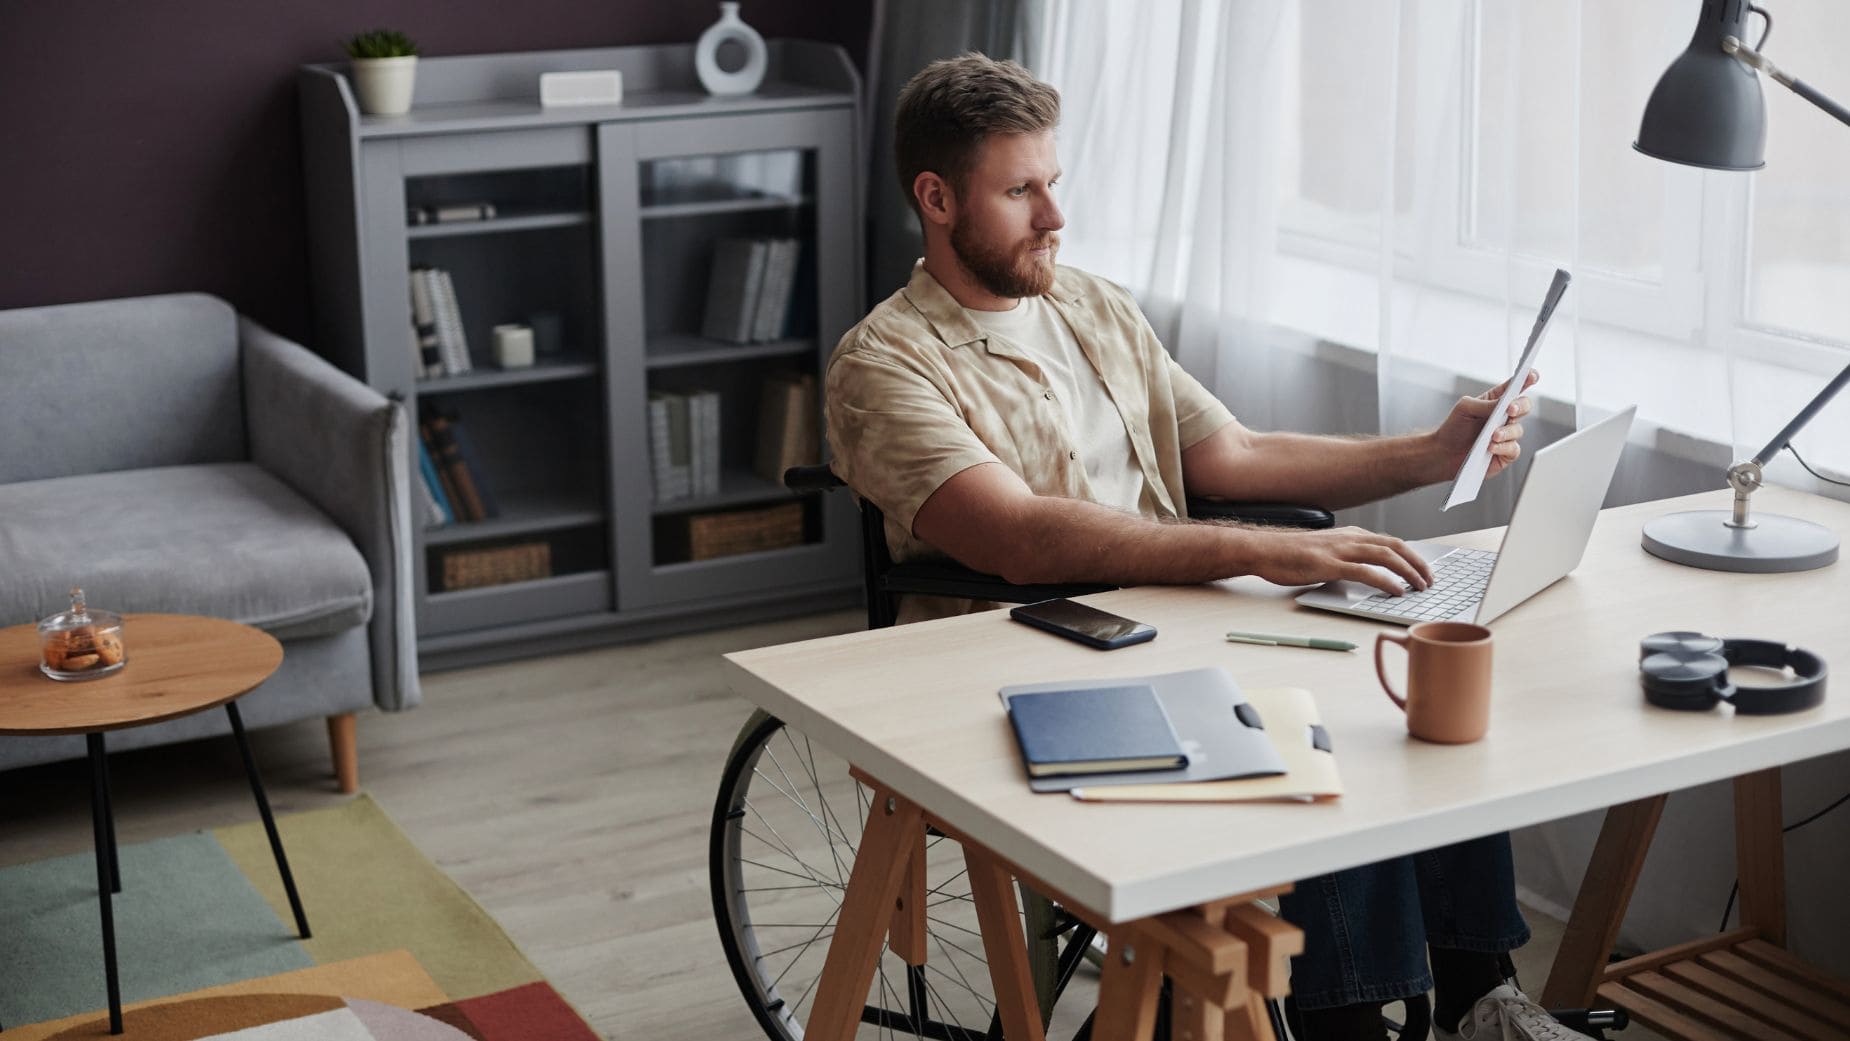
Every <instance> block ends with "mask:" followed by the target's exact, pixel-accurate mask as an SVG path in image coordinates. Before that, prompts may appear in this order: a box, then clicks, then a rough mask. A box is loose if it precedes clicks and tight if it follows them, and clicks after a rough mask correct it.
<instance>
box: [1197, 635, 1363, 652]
mask: <svg viewBox="0 0 1850 1041" xmlns="http://www.w3.org/2000/svg"><path fill="white" fill-rule="evenodd" d="M1227 641H1228V642H1229V643H1253V644H1259V645H1260V646H1264V647H1309V648H1311V649H1312V650H1318V651H1353V650H1355V644H1353V643H1350V642H1348V641H1347V640H1324V639H1319V638H1318V637H1315V636H1273V635H1272V634H1270V633H1228V634H1227Z"/></svg>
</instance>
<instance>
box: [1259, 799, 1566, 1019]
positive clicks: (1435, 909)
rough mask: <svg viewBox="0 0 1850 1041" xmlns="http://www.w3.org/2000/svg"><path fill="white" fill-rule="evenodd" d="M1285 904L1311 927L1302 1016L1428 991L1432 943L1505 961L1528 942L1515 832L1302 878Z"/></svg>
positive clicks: (1296, 965)
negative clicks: (1514, 850) (1519, 900)
mask: <svg viewBox="0 0 1850 1041" xmlns="http://www.w3.org/2000/svg"><path fill="white" fill-rule="evenodd" d="M1279 905H1280V910H1281V911H1283V913H1284V916H1285V919H1286V920H1287V921H1289V922H1291V924H1293V925H1295V926H1297V927H1298V928H1300V929H1302V930H1304V953H1303V954H1301V955H1299V956H1297V957H1295V958H1293V959H1291V993H1292V995H1293V997H1295V998H1296V1000H1297V1003H1298V1007H1300V1008H1305V1009H1319V1008H1334V1007H1336V1006H1339V1005H1354V1004H1359V1003H1361V1002H1364V1001H1366V1002H1388V1001H1394V1000H1396V999H1398V998H1405V997H1411V996H1413V995H1415V994H1424V993H1426V992H1427V991H1428V990H1431V989H1432V972H1431V970H1430V969H1429V968H1428V967H1427V964H1426V948H1427V946H1428V945H1430V946H1433V947H1447V948H1451V949H1453V950H1464V951H1485V952H1490V953H1496V954H1501V953H1503V952H1506V951H1513V950H1515V949H1516V948H1518V947H1521V946H1522V945H1523V944H1525V943H1527V942H1528V941H1529V926H1528V923H1527V922H1524V921H1523V920H1522V912H1521V910H1520V909H1518V908H1517V906H1516V876H1515V869H1514V867H1513V865H1512V862H1511V856H1510V837H1509V835H1508V834H1501V835H1491V836H1489V837H1487V838H1481V839H1472V840H1471V841H1469V842H1461V843H1459V844H1457V845H1455V846H1446V847H1445V848H1443V849H1434V850H1427V851H1426V852H1424V853H1415V854H1413V855H1411V856H1406V857H1395V858H1394V859H1392V860H1383V861H1381V862H1380V863H1377V864H1368V865H1366V866H1364V867H1359V868H1351V869H1349V870H1347V871H1338V872H1336V873H1335V874H1332V875H1321V876H1319V877H1317V878H1311V879H1305V880H1304V881H1302V882H1299V883H1298V884H1297V886H1296V888H1294V889H1293V890H1292V891H1291V892H1290V893H1287V894H1286V895H1285V896H1283V897H1282V898H1280V901H1279Z"/></svg>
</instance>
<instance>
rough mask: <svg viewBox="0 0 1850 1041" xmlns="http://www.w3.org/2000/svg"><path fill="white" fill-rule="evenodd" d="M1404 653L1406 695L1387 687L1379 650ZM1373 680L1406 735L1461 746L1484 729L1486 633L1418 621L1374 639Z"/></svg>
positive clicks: (1464, 626) (1487, 666)
mask: <svg viewBox="0 0 1850 1041" xmlns="http://www.w3.org/2000/svg"><path fill="white" fill-rule="evenodd" d="M1389 643H1397V644H1400V645H1401V646H1402V647H1405V648H1406V649H1407V693H1406V696H1405V697H1403V696H1401V695H1400V694H1399V693H1397V692H1396V691H1395V690H1394V685H1393V684H1392V683H1390V682H1388V677H1387V663H1386V662H1385V661H1383V660H1382V654H1381V652H1382V650H1383V649H1384V648H1385V647H1386V646H1387V645H1388V644H1389ZM1375 675H1376V676H1378V677H1380V679H1381V689H1382V690H1385V691H1387V696H1388V697H1390V698H1392V699H1394V704H1396V705H1399V706H1400V708H1401V711H1403V712H1405V713H1406V714H1407V732H1408V733H1410V734H1412V735H1413V736H1414V737H1417V738H1419V739H1421V740H1423V741H1436V742H1438V743H1440V744H1447V745H1462V744H1467V743H1469V742H1472V741H1476V740H1477V739H1478V738H1480V737H1483V736H1484V731H1486V730H1488V729H1489V728H1490V630H1489V629H1486V628H1484V627H1483V626H1481V625H1472V624H1470V623H1469V622H1421V623H1420V624H1418V625H1416V626H1413V627H1412V628H1410V629H1408V630H1407V631H1406V633H1405V634H1404V635H1403V634H1401V633H1379V634H1377V635H1376V636H1375Z"/></svg>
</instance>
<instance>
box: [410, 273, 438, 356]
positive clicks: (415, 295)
mask: <svg viewBox="0 0 1850 1041" xmlns="http://www.w3.org/2000/svg"><path fill="white" fill-rule="evenodd" d="M427 270H428V269H427V268H412V269H411V277H410V278H409V279H408V280H407V281H409V282H410V283H411V352H412V368H411V371H412V372H413V373H414V374H416V375H417V376H418V378H420V379H426V378H429V377H431V376H441V375H443V347H442V344H441V343H440V342H439V340H438V338H437V310H436V307H435V305H434V304H433V303H432V301H431V295H430V279H429V278H427V277H426V276H425V272H426V271H427Z"/></svg>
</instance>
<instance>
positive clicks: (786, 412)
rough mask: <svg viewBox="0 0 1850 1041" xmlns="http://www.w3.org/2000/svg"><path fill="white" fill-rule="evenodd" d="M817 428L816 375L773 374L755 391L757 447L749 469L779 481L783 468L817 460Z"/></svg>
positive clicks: (782, 477) (818, 448)
mask: <svg viewBox="0 0 1850 1041" xmlns="http://www.w3.org/2000/svg"><path fill="white" fill-rule="evenodd" d="M820 427H821V419H820V417H819V416H818V415H817V413H816V377H815V375H814V374H812V373H807V372H777V373H772V374H771V375H770V376H768V377H766V378H765V381H764V383H763V384H761V385H760V387H759V391H758V446H757V449H758V450H757V455H756V458H755V459H754V460H753V467H752V469H753V470H754V471H755V472H756V473H757V474H758V476H759V477H762V478H764V479H765V480H767V481H772V482H774V483H777V484H782V483H783V480H784V471H785V470H788V469H790V468H791V467H793V466H801V465H803V464H805V463H814V462H817V461H818V460H819V459H820V457H821V455H822V444H821V430H820Z"/></svg>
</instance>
